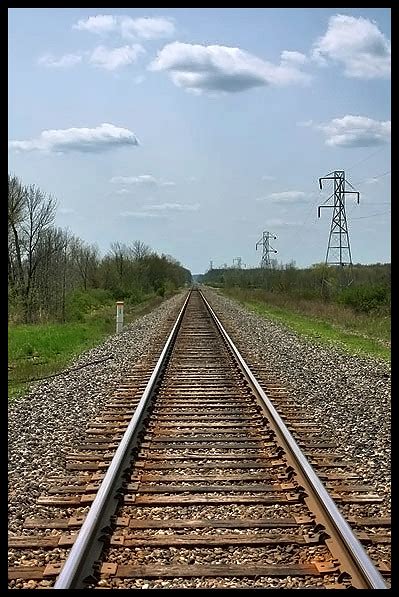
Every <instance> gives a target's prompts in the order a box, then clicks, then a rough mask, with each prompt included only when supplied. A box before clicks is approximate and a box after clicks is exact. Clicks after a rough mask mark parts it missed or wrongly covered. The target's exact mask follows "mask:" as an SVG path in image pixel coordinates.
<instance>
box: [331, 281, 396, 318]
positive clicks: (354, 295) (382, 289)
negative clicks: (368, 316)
mask: <svg viewBox="0 0 399 597" xmlns="http://www.w3.org/2000/svg"><path fill="white" fill-rule="evenodd" d="M390 298H391V295H390V291H389V288H387V287H386V286H377V285H375V286H354V287H349V288H344V289H343V290H341V292H340V293H339V295H338V296H337V302H338V303H341V304H343V305H347V306H349V307H352V309H354V310H355V311H356V312H358V313H370V311H374V310H376V309H379V308H381V307H386V306H388V305H389V304H390Z"/></svg>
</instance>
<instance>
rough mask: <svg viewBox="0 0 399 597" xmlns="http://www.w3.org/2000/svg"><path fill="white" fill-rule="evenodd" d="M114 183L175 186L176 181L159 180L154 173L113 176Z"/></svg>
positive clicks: (112, 181)
mask: <svg viewBox="0 0 399 597" xmlns="http://www.w3.org/2000/svg"><path fill="white" fill-rule="evenodd" d="M110 182H111V183H112V184H134V185H147V186H154V187H175V186H176V183H175V182H173V181H171V180H165V181H163V180H158V179H157V178H155V176H153V175H152V174H140V175H139V176H113V177H112V178H111V180H110Z"/></svg>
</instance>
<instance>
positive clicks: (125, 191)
mask: <svg viewBox="0 0 399 597" xmlns="http://www.w3.org/2000/svg"><path fill="white" fill-rule="evenodd" d="M130 192H131V191H129V189H119V190H118V191H116V194H117V195H127V194H128V193H130Z"/></svg>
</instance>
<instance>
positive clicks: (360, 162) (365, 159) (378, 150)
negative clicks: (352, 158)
mask: <svg viewBox="0 0 399 597" xmlns="http://www.w3.org/2000/svg"><path fill="white" fill-rule="evenodd" d="M383 149H385V147H384V146H383V147H380V148H379V149H377V151H374V152H373V153H371V154H370V155H368V156H366V157H365V158H363V159H361V160H359V161H358V162H356V163H355V164H352V166H349V168H347V170H352V168H355V167H356V166H358V165H359V164H363V162H366V161H367V160H369V159H370V158H372V157H374V156H375V155H377V153H380V151H382V150H383Z"/></svg>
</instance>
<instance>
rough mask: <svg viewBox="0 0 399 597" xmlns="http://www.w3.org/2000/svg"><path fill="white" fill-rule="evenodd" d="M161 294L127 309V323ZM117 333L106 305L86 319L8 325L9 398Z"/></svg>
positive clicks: (158, 300) (157, 301)
mask: <svg viewBox="0 0 399 597" xmlns="http://www.w3.org/2000/svg"><path fill="white" fill-rule="evenodd" d="M165 298H166V297H165ZM162 300H163V299H162V298H161V297H159V296H156V297H151V298H148V299H147V300H146V301H144V302H143V303H140V304H137V305H134V306H128V307H127V308H125V318H124V324H125V325H126V324H128V323H131V322H132V321H134V320H135V319H136V318H137V317H139V316H140V315H144V314H145V313H148V312H149V311H151V310H152V309H154V308H155V307H156V306H157V305H159V304H160V303H161V302H162ZM113 333H115V306H112V307H111V306H104V307H102V308H101V309H97V310H96V311H95V312H94V313H92V314H90V315H87V316H85V321H83V322H81V323H80V322H73V323H65V324H54V323H48V324H35V325H10V326H9V328H8V367H9V384H8V388H9V392H8V394H9V398H16V397H18V396H20V395H21V394H23V393H25V392H26V390H27V389H28V387H29V383H28V382H25V381H24V380H26V379H32V378H35V379H37V378H40V377H45V376H47V375H52V374H54V373H57V372H58V371H60V370H62V369H64V368H66V367H67V366H68V364H69V363H70V362H71V361H72V360H73V358H74V357H76V356H77V355H79V354H80V353H81V352H83V351H85V350H87V349H89V348H92V347H94V346H96V345H97V344H99V343H100V342H101V341H102V340H104V338H105V337H106V336H108V335H110V334H113Z"/></svg>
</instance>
